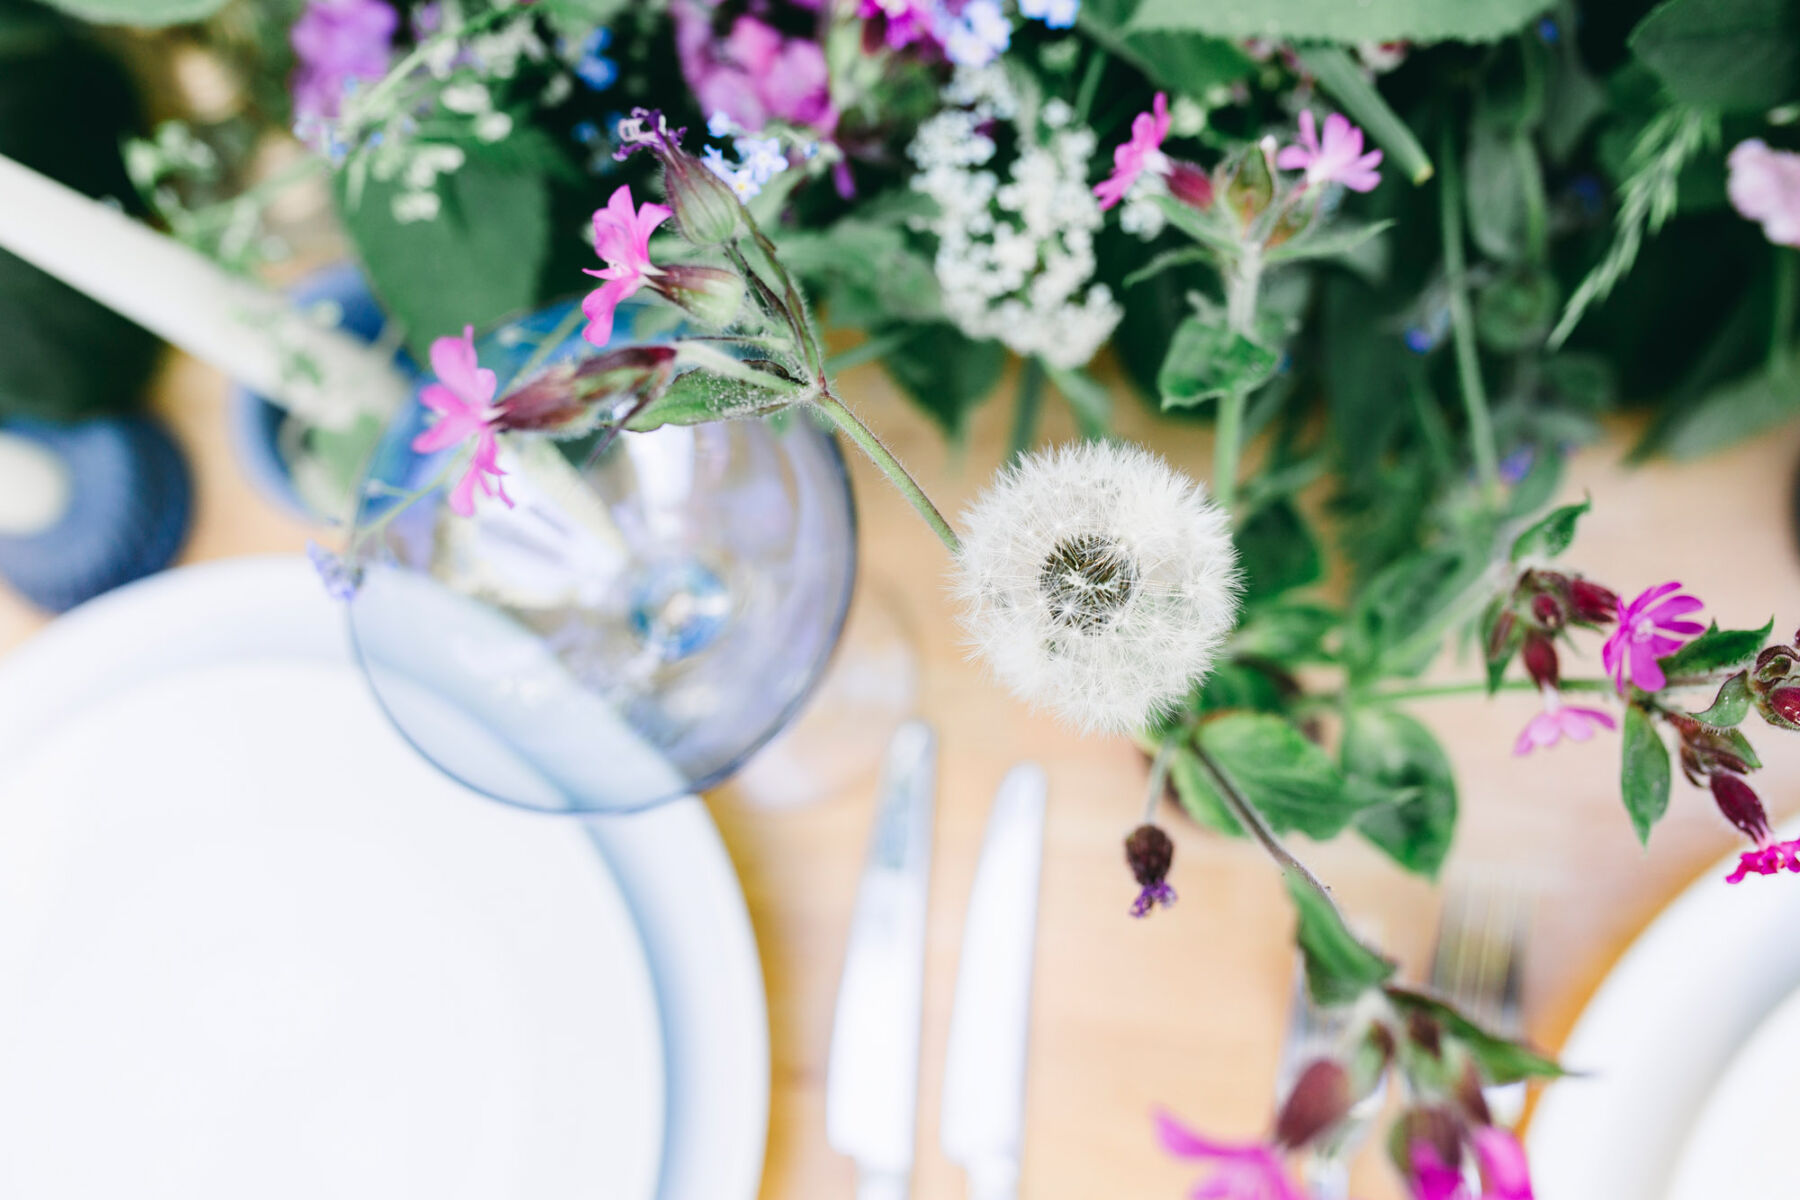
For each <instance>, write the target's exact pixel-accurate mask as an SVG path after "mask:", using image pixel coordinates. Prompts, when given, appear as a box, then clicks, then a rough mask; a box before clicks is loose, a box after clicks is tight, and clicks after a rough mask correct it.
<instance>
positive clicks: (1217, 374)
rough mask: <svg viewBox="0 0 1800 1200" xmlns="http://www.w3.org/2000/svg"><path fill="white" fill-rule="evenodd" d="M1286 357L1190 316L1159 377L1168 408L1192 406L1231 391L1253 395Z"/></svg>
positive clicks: (1158, 382) (1158, 385) (1178, 335)
mask: <svg viewBox="0 0 1800 1200" xmlns="http://www.w3.org/2000/svg"><path fill="white" fill-rule="evenodd" d="M1280 365H1281V356H1280V355H1279V354H1277V353H1276V352H1275V351H1273V350H1271V349H1269V348H1268V347H1266V346H1261V345H1258V344H1257V343H1255V342H1253V341H1251V340H1250V339H1249V338H1247V337H1245V336H1243V335H1242V334H1240V333H1234V332H1232V331H1231V330H1229V329H1226V328H1225V327H1224V326H1223V325H1220V324H1217V323H1215V322H1211V321H1205V320H1202V319H1201V318H1199V317H1189V318H1188V319H1187V320H1185V321H1183V322H1182V323H1181V325H1180V326H1179V327H1177V328H1176V330H1175V340H1174V341H1173V342H1172V343H1171V344H1170V346H1169V353H1168V356H1167V357H1166V358H1164V359H1163V364H1162V370H1161V371H1160V372H1159V373H1158V374H1157V377H1156V384H1157V389H1158V390H1159V391H1160V392H1161V393H1162V404H1163V408H1164V409H1170V408H1192V407H1194V406H1195V405H1199V404H1204V403H1205V402H1206V401H1208V400H1216V399H1218V398H1219V397H1220V396H1224V395H1228V394H1230V393H1232V392H1245V393H1248V392H1251V391H1254V390H1255V389H1257V388H1259V387H1261V386H1262V385H1263V384H1265V383H1267V382H1268V381H1269V379H1270V378H1271V377H1272V376H1273V375H1274V374H1275V368H1276V367H1278V366H1280Z"/></svg>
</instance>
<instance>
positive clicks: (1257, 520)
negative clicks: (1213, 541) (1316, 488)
mask: <svg viewBox="0 0 1800 1200" xmlns="http://www.w3.org/2000/svg"><path fill="white" fill-rule="evenodd" d="M1232 540H1233V541H1235V542H1236V543H1237V548H1238V561H1239V563H1240V564H1241V565H1242V567H1243V571H1244V600H1245V603H1246V605H1252V606H1253V605H1255V604H1258V603H1260V602H1262V601H1265V600H1269V599H1272V598H1273V597H1275V596H1279V595H1280V594H1281V593H1283V592H1288V591H1292V590H1293V589H1295V588H1300V587H1305V586H1306V585H1307V584H1309V583H1316V582H1318V580H1319V578H1320V577H1321V576H1323V575H1324V573H1325V559H1324V555H1323V554H1322V553H1321V551H1320V549H1319V540H1318V539H1317V538H1316V537H1314V536H1313V532H1312V530H1311V529H1310V528H1308V527H1307V524H1306V522H1305V521H1303V520H1301V518H1300V513H1299V511H1298V510H1297V509H1295V508H1294V506H1293V505H1292V504H1290V503H1289V502H1288V501H1286V500H1276V501H1273V502H1271V503H1268V504H1265V505H1263V506H1262V507H1260V508H1258V509H1257V510H1256V511H1255V512H1253V513H1251V514H1250V519H1249V520H1247V521H1245V522H1244V523H1243V524H1242V525H1240V526H1238V528H1237V530H1236V532H1235V533H1234V534H1233V535H1232Z"/></svg>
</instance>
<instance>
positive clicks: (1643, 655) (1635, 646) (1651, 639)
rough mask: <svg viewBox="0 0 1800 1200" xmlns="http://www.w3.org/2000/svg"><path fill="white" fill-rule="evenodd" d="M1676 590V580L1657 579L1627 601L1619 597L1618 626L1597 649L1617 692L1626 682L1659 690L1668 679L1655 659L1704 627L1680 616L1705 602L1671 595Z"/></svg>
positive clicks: (1675, 647)
mask: <svg viewBox="0 0 1800 1200" xmlns="http://www.w3.org/2000/svg"><path fill="white" fill-rule="evenodd" d="M1679 591H1681V585H1680V584H1679V583H1674V582H1670V583H1659V584H1657V585H1656V586H1655V587H1653V588H1650V589H1649V590H1647V591H1645V592H1643V593H1642V594H1640V595H1639V596H1638V598H1637V599H1635V600H1633V601H1632V602H1631V603H1630V604H1627V603H1625V602H1624V601H1623V600H1621V601H1619V627H1618V628H1617V629H1615V630H1613V632H1612V636H1610V637H1608V638H1607V639H1606V645H1605V646H1604V647H1602V648H1601V651H1600V661H1601V663H1602V664H1603V665H1604V666H1605V667H1606V673H1607V674H1608V675H1611V676H1612V677H1613V682H1614V683H1615V684H1616V685H1617V686H1618V689H1619V695H1621V696H1623V695H1624V694H1625V685H1626V684H1633V685H1635V686H1637V687H1640V688H1643V689H1644V690H1645V691H1647V692H1655V691H1660V690H1661V689H1662V687H1663V686H1664V685H1665V684H1667V683H1668V682H1669V681H1668V679H1667V678H1666V677H1665V676H1664V675H1663V670H1662V667H1661V666H1660V665H1659V664H1658V663H1657V661H1656V660H1657V659H1659V658H1661V657H1663V656H1664V655H1666V654H1673V653H1674V652H1675V651H1677V650H1679V649H1681V647H1682V646H1683V645H1684V644H1685V643H1686V642H1687V639H1688V638H1691V637H1693V636H1694V635H1695V634H1697V633H1702V632H1704V631H1705V627H1704V626H1702V625H1701V624H1700V623H1699V622H1697V621H1684V620H1681V619H1680V618H1682V617H1685V616H1686V615H1687V614H1688V613H1691V612H1698V611H1700V609H1702V608H1704V607H1705V605H1704V604H1702V603H1701V601H1700V600H1699V598H1698V597H1695V596H1685V595H1684V596H1676V595H1673V593H1675V592H1679ZM1665 597H1668V598H1667V599H1665Z"/></svg>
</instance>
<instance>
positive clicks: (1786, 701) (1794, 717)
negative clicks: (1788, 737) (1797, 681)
mask: <svg viewBox="0 0 1800 1200" xmlns="http://www.w3.org/2000/svg"><path fill="white" fill-rule="evenodd" d="M1769 707H1770V708H1772V709H1774V710H1775V712H1776V713H1777V714H1779V715H1780V716H1781V717H1782V718H1783V719H1784V720H1787V721H1792V722H1793V723H1794V724H1796V725H1800V687H1778V688H1776V689H1775V690H1774V691H1772V692H1770V693H1769Z"/></svg>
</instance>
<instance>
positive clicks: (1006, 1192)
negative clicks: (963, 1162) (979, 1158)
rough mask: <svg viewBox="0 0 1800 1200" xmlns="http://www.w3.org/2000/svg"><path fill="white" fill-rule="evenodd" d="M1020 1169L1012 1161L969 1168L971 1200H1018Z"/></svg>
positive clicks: (984, 1163)
mask: <svg viewBox="0 0 1800 1200" xmlns="http://www.w3.org/2000/svg"><path fill="white" fill-rule="evenodd" d="M1018 1196H1019V1167H1018V1164H1017V1163H1015V1162H1011V1161H999V1160H996V1161H993V1162H979V1163H974V1164H971V1165H970V1167H969V1200H1018Z"/></svg>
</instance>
